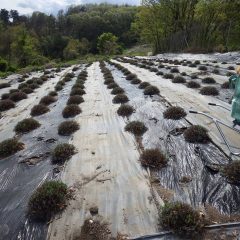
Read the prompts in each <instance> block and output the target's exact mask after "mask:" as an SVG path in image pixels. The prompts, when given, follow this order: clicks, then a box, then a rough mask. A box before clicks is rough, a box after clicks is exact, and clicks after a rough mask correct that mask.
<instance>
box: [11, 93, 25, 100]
mask: <svg viewBox="0 0 240 240" xmlns="http://www.w3.org/2000/svg"><path fill="white" fill-rule="evenodd" d="M26 98H27V94H26V93H24V92H14V93H11V94H10V96H9V99H10V100H12V101H14V102H19V101H21V100H23V99H26Z"/></svg>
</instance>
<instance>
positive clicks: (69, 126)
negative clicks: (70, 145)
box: [58, 121, 79, 136]
mask: <svg viewBox="0 0 240 240" xmlns="http://www.w3.org/2000/svg"><path fill="white" fill-rule="evenodd" d="M77 130H79V124H78V123H77V122H76V121H65V122H62V123H61V124H60V125H59V126H58V134H59V135H62V136H70V135H71V134H73V133H74V132H76V131H77Z"/></svg>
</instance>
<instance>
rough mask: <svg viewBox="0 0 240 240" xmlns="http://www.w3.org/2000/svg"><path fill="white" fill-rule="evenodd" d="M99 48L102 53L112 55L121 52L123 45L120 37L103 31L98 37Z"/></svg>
mask: <svg viewBox="0 0 240 240" xmlns="http://www.w3.org/2000/svg"><path fill="white" fill-rule="evenodd" d="M97 46H98V50H99V52H100V53H101V54H104V55H112V54H119V53H121V51H122V50H121V46H120V45H119V44H118V38H117V37H116V36H115V35H113V34H112V33H103V34H102V35H101V36H100V37H99V38H98V44H97Z"/></svg>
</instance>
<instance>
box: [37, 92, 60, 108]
mask: <svg viewBox="0 0 240 240" xmlns="http://www.w3.org/2000/svg"><path fill="white" fill-rule="evenodd" d="M56 100H57V99H56V98H55V97H53V96H49V95H48V96H44V97H43V98H42V99H41V100H40V102H39V104H43V105H46V106H48V105H50V104H52V103H54V102H56Z"/></svg>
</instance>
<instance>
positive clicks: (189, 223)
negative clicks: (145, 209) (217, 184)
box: [160, 202, 206, 237]
mask: <svg viewBox="0 0 240 240" xmlns="http://www.w3.org/2000/svg"><path fill="white" fill-rule="evenodd" d="M160 215H161V216H160V223H161V225H162V226H163V227H164V228H165V229H167V230H172V231H173V232H175V233H176V234H179V235H183V236H184V237H186V236H188V235H195V234H198V235H199V234H200V233H202V231H203V227H204V225H205V224H206V223H205V221H204V220H203V218H202V217H201V216H200V214H199V212H198V211H196V210H194V209H193V208H192V207H191V206H190V205H188V204H185V203H181V202H175V203H167V204H165V205H164V206H163V207H162V209H161V213H160Z"/></svg>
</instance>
